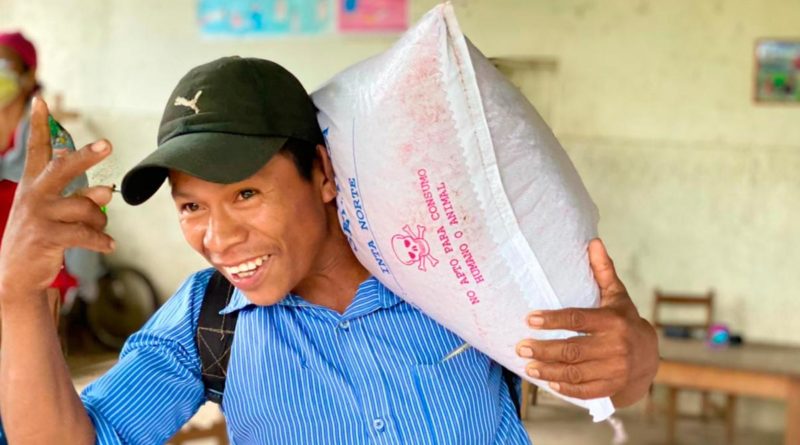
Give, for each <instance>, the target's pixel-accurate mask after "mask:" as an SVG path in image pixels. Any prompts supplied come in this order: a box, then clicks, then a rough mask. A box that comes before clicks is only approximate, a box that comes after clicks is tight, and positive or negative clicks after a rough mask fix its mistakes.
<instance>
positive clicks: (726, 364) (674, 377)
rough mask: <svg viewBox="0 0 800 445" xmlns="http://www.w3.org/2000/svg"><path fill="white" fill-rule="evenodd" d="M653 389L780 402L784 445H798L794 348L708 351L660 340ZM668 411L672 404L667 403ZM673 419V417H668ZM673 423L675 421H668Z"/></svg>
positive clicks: (797, 350)
mask: <svg viewBox="0 0 800 445" xmlns="http://www.w3.org/2000/svg"><path fill="white" fill-rule="evenodd" d="M659 347H660V352H661V366H660V367H659V370H658V374H657V375H656V379H655V383H657V384H663V385H669V386H673V387H679V388H689V389H696V390H706V391H719V392H723V393H728V394H731V395H740V396H752V397H760V398H766V399H778V400H783V401H785V402H786V405H787V407H786V433H785V434H786V436H785V439H784V442H783V443H784V444H785V445H799V444H800V347H791V346H779V345H769V344H758V343H752V344H751V343H747V344H744V345H741V346H730V347H725V348H711V347H709V346H707V345H706V344H705V342H702V341H698V340H682V339H669V338H661V339H660V342H659ZM670 405H672V406H671V408H670V409H672V410H674V409H675V408H674V402H673V403H670ZM673 414H674V413H673ZM670 417H671V419H673V420H672V421H673V422H674V418H675V416H674V415H672V416H670Z"/></svg>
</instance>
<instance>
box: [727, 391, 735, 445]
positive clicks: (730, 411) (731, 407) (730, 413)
mask: <svg viewBox="0 0 800 445" xmlns="http://www.w3.org/2000/svg"><path fill="white" fill-rule="evenodd" d="M727 399H728V402H727V405H726V406H725V435H726V438H727V439H728V443H729V444H732V443H733V442H734V441H735V437H736V396H735V395H734V394H728V395H727Z"/></svg>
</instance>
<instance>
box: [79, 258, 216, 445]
mask: <svg viewBox="0 0 800 445" xmlns="http://www.w3.org/2000/svg"><path fill="white" fill-rule="evenodd" d="M212 272H213V271H212V270H206V271H203V272H199V273H197V274H195V275H193V276H192V277H190V278H189V279H188V280H186V282H184V283H183V285H182V286H181V287H180V289H179V290H178V291H177V292H176V293H175V295H173V296H172V298H170V299H169V300H168V301H167V303H165V304H164V306H162V307H161V308H160V309H159V310H158V311H157V312H156V314H155V315H153V317H152V318H151V319H150V320H149V321H148V322H147V323H146V324H145V325H144V327H142V329H141V330H140V331H139V332H137V333H135V334H133V335H132V336H131V337H130V338H129V339H128V341H127V342H126V343H125V346H124V347H123V349H122V353H121V354H120V359H119V362H118V363H117V364H116V365H115V366H114V367H113V368H111V370H109V371H108V373H106V374H105V375H104V376H102V377H100V378H99V379H98V380H97V381H95V382H93V383H92V384H91V385H89V386H88V387H87V388H86V389H85V390H84V391H83V393H82V394H81V400H82V401H83V404H84V406H85V407H86V411H87V412H88V414H89V417H90V418H91V420H92V422H93V423H94V427H95V431H96V434H97V443H98V444H100V445H106V444H130V443H133V444H144V443H165V442H166V441H167V440H168V439H169V438H170V437H172V436H173V435H174V434H175V433H176V432H177V431H178V430H179V429H180V428H181V426H183V424H184V423H186V421H188V420H189V419H190V418H191V417H192V415H194V413H195V412H196V411H197V410H198V409H199V408H200V406H201V405H202V404H203V403H204V402H205V390H204V387H203V381H202V378H201V373H200V359H199V357H198V354H197V347H196V344H195V332H196V329H197V319H198V316H199V313H200V305H201V303H202V299H203V295H204V293H205V288H206V285H207V284H208V280H209V278H210V276H211V273H212Z"/></svg>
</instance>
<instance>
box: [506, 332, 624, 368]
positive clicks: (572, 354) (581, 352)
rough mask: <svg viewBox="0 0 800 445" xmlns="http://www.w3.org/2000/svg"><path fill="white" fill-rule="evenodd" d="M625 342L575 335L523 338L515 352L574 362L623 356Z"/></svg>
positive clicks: (563, 361) (530, 356) (547, 359)
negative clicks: (560, 337)
mask: <svg viewBox="0 0 800 445" xmlns="http://www.w3.org/2000/svg"><path fill="white" fill-rule="evenodd" d="M627 345H628V344H627V343H626V342H620V341H613V339H611V338H603V337H595V336H590V335H586V336H576V337H572V338H568V339H564V340H533V339H529V340H523V341H521V342H519V343H518V344H517V354H518V355H519V356H520V357H523V358H530V359H533V360H537V361H540V362H548V363H565V364H576V363H582V362H587V361H592V360H603V359H610V358H612V357H619V356H625V354H627V353H628V351H627Z"/></svg>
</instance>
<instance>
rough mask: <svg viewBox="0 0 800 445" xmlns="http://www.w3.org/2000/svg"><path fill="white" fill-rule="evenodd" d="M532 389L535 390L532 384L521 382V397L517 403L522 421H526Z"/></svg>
mask: <svg viewBox="0 0 800 445" xmlns="http://www.w3.org/2000/svg"><path fill="white" fill-rule="evenodd" d="M532 388H535V386H533V383H530V382H526V381H525V380H523V381H522V397H521V398H520V401H519V417H520V418H521V419H522V420H528V404H529V403H530V398H531V389H532Z"/></svg>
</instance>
